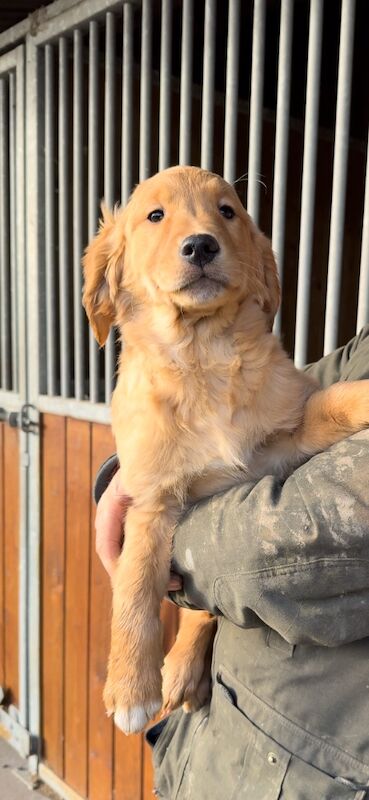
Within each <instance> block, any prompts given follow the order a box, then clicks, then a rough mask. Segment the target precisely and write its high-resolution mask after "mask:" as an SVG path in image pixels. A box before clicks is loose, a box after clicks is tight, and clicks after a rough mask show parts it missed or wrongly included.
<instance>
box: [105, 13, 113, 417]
mask: <svg viewBox="0 0 369 800" xmlns="http://www.w3.org/2000/svg"><path fill="white" fill-rule="evenodd" d="M115 116H116V113H115V16H114V14H112V13H111V12H108V13H107V15H106V28H105V108H104V198H105V203H106V205H107V206H108V208H110V209H111V208H113V206H114V199H115V197H114V195H115V192H114V166H115V158H114V152H115V148H114V136H115ZM114 367H115V348H114V332H113V330H111V331H110V333H109V336H108V339H107V341H106V344H105V402H106V403H110V399H111V393H112V391H113V378H114Z"/></svg>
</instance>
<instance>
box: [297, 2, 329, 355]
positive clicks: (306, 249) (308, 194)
mask: <svg viewBox="0 0 369 800" xmlns="http://www.w3.org/2000/svg"><path fill="white" fill-rule="evenodd" d="M323 5H324V3H323V0H311V4H310V22H309V49H308V65H307V87H306V104H305V133H304V160H303V172H302V196H301V225H300V246H299V268H298V270H299V271H298V283H297V306H296V330H295V362H296V365H297V366H298V367H302V366H304V364H305V363H306V358H307V348H308V329H309V311H310V303H309V297H310V284H311V266H312V252H313V231H314V208H315V182H316V159H317V147H318V122H319V97H320V66H321V55H322V34H323Z"/></svg>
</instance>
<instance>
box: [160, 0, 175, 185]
mask: <svg viewBox="0 0 369 800" xmlns="http://www.w3.org/2000/svg"><path fill="white" fill-rule="evenodd" d="M171 84H172V0H162V4H161V50H160V108H159V170H161V169H166V167H169V164H170V140H171V136H170V133H171V116H170V110H171V88H172V86H171Z"/></svg>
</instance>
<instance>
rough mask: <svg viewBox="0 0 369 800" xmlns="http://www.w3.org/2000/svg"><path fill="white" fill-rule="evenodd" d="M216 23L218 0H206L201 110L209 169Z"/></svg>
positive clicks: (205, 160)
mask: <svg viewBox="0 0 369 800" xmlns="http://www.w3.org/2000/svg"><path fill="white" fill-rule="evenodd" d="M216 24H217V3H216V0H206V3H205V21H204V60H203V81H202V85H203V90H202V111H201V166H202V167H203V168H204V169H209V170H211V169H212V168H213V144H214V82H215V55H216Z"/></svg>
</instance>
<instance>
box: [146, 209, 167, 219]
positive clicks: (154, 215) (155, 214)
mask: <svg viewBox="0 0 369 800" xmlns="http://www.w3.org/2000/svg"><path fill="white" fill-rule="evenodd" d="M163 217H164V211H163V209H162V208H156V209H155V211H150V214H149V215H148V217H147V219H149V220H150V222H160V220H161V219H163Z"/></svg>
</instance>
